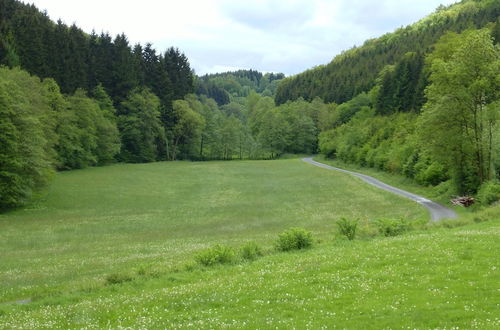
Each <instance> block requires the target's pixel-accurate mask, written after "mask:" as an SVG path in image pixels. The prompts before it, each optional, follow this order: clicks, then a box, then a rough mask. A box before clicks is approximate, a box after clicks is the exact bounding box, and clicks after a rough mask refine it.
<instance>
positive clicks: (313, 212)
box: [0, 159, 500, 329]
mask: <svg viewBox="0 0 500 330" xmlns="http://www.w3.org/2000/svg"><path fill="white" fill-rule="evenodd" d="M341 217H346V218H349V219H354V218H356V219H360V221H359V228H358V231H357V234H356V239H354V240H353V241H349V240H348V239H347V238H345V237H343V236H341V235H340V234H338V233H337V231H338V228H337V225H336V223H335V222H336V220H338V219H340V218H341ZM401 217H405V218H408V219H410V220H413V221H412V223H413V224H414V226H412V231H409V232H406V233H404V234H402V235H400V236H396V237H389V238H384V237H382V236H381V235H380V234H379V235H378V236H375V237H372V238H370V237H371V236H373V235H371V234H372V232H371V230H372V231H373V230H374V228H376V225H375V222H376V221H375V220H376V219H379V218H401ZM426 218H427V211H426V210H425V209H423V208H421V207H420V206H419V205H418V204H416V203H413V202H411V201H408V200H406V199H402V198H399V197H397V196H394V195H392V194H390V193H386V192H384V191H381V190H378V189H377V188H375V187H372V186H371V185H368V184H365V183H363V182H361V181H359V180H356V179H355V178H352V177H351V176H348V175H344V174H341V173H336V172H333V171H327V170H323V169H321V168H317V167H314V166H312V165H309V164H305V163H303V162H301V161H300V160H298V159H289V160H279V161H256V162H246V161H241V162H240V161H238V162H209V163H188V162H178V163H156V164H145V165H116V166H110V167H105V168H93V169H87V170H82V171H74V172H67V173H61V174H59V175H58V176H57V178H56V180H55V182H54V183H53V185H52V186H51V187H50V189H49V190H48V191H47V192H46V193H45V194H44V196H43V198H42V199H40V200H39V201H38V202H37V203H35V204H33V205H32V206H31V207H28V208H25V209H23V210H18V211H16V212H11V213H8V214H4V215H2V216H1V218H0V251H1V254H0V258H1V262H0V285H1V289H2V290H0V292H1V296H0V297H1V300H0V301H1V302H2V303H0V328H2V329H3V328H5V329H11V328H79V327H86V328H120V327H132V328H182V327H188V328H189V327H190V328H223V327H230V328H276V327H278V328H291V327H295V328H321V327H339V328H362V327H365V328H400V327H411V328H453V327H459V328H481V329H489V328H491V329H494V328H498V327H499V326H500V313H499V308H500V307H499V302H498V295H499V292H500V287H499V286H498V283H500V273H499V270H500V260H499V259H498V256H497V253H496V251H498V250H499V248H500V240H499V239H498V237H499V234H500V205H497V206H495V207H493V208H490V209H486V210H484V211H482V212H479V213H477V214H475V215H474V217H469V218H461V219H458V220H453V221H452V220H450V221H447V222H443V223H442V224H438V225H437V224H432V225H424V221H422V219H426ZM427 220H428V218H427ZM471 223H472V224H471ZM458 224H460V225H462V227H459V228H454V229H450V228H448V227H453V226H455V225H458ZM290 227H304V228H306V229H307V230H310V231H312V233H313V240H314V242H313V245H312V247H311V248H309V249H307V250H300V251H297V252H278V251H276V250H275V248H274V247H273V245H274V244H275V242H276V240H277V238H278V234H280V233H281V232H283V231H284V230H286V229H288V228H290ZM360 238H361V239H360ZM215 244H223V245H224V246H228V247H232V248H234V251H243V250H244V247H245V246H247V247H248V246H252V251H253V250H258V253H257V252H255V251H254V252H255V253H252V255H254V256H253V257H252V258H245V254H244V253H241V256H234V259H231V262H229V263H228V264H227V265H226V264H223V263H219V264H220V265H217V264H215V265H210V266H209V267H207V266H203V265H202V264H199V263H197V262H196V256H197V255H199V253H200V251H203V250H205V249H206V248H208V247H211V246H214V245H215ZM256 244H257V245H256ZM239 253H240V252H238V254H239ZM249 260H252V261H249ZM21 299H30V300H31V301H30V302H28V303H26V304H18V303H15V301H17V300H21Z"/></svg>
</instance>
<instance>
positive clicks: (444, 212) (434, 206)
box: [302, 157, 457, 221]
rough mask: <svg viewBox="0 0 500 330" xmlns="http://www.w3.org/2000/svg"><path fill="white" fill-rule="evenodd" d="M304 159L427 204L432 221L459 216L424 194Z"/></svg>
mask: <svg viewBox="0 0 500 330" xmlns="http://www.w3.org/2000/svg"><path fill="white" fill-rule="evenodd" d="M302 160H303V161H304V162H306V163H309V164H312V165H316V166H318V167H322V168H326V169H328V170H334V171H339V172H343V173H347V174H351V175H354V176H357V177H358V178H360V179H361V180H363V181H365V182H367V183H369V184H371V185H373V186H375V187H377V188H380V189H384V190H387V191H390V192H392V193H394V194H397V195H400V196H403V197H406V198H409V199H411V200H413V201H415V202H417V203H419V204H421V205H423V206H425V207H426V208H427V209H428V210H429V212H430V213H431V220H432V221H439V220H441V219H454V218H456V217H457V214H456V213H455V211H453V210H452V209H450V208H447V207H445V206H443V205H441V204H438V203H435V202H433V201H431V200H428V199H427V198H424V197H422V196H419V195H415V194H412V193H410V192H407V191H405V190H401V189H398V188H396V187H393V186H390V185H388V184H386V183H383V182H382V181H379V180H377V179H375V178H372V177H371V176H368V175H364V174H361V173H357V172H352V171H347V170H343V169H341V168H337V167H333V166H330V165H326V164H323V163H319V162H317V161H314V160H313V159H312V158H311V157H308V158H302Z"/></svg>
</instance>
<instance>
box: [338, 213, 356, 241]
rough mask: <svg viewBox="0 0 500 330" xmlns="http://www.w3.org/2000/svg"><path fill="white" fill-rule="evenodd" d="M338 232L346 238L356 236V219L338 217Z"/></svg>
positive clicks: (349, 238) (351, 238) (350, 238)
mask: <svg viewBox="0 0 500 330" xmlns="http://www.w3.org/2000/svg"><path fill="white" fill-rule="evenodd" d="M336 224H337V227H338V229H339V233H340V234H341V235H343V236H345V237H347V239H348V240H350V241H352V240H353V239H354V238H355V237H356V229H357V227H358V220H353V219H347V218H340V219H339V220H337V222H336Z"/></svg>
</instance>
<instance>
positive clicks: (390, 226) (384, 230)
mask: <svg viewBox="0 0 500 330" xmlns="http://www.w3.org/2000/svg"><path fill="white" fill-rule="evenodd" d="M375 223H376V225H377V227H378V230H379V232H380V233H381V234H382V235H384V236H386V237H390V236H397V235H401V234H403V233H404V232H406V231H408V229H409V228H410V223H409V222H408V220H407V219H405V218H399V219H391V218H383V219H378V220H376V221H375Z"/></svg>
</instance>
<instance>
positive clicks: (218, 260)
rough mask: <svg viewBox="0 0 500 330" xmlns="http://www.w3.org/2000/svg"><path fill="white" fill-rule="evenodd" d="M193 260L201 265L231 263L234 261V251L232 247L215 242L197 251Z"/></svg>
mask: <svg viewBox="0 0 500 330" xmlns="http://www.w3.org/2000/svg"><path fill="white" fill-rule="evenodd" d="M195 261H196V262H197V263H198V264H200V265H202V266H215V265H221V264H231V263H234V262H235V261H236V252H235V250H234V249H233V248H232V247H229V246H225V245H221V244H217V245H214V246H213V247H211V248H208V249H205V250H203V251H200V252H198V254H197V255H196V256H195Z"/></svg>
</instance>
